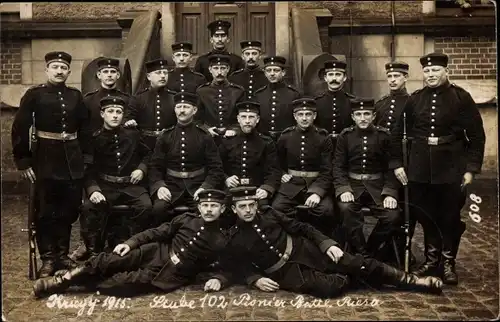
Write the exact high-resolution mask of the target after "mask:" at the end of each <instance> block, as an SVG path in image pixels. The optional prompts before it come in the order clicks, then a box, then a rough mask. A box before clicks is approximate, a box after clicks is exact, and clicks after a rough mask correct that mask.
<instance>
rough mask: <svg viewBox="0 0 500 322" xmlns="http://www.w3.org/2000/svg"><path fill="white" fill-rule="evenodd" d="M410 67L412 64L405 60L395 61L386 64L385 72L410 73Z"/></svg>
mask: <svg viewBox="0 0 500 322" xmlns="http://www.w3.org/2000/svg"><path fill="white" fill-rule="evenodd" d="M409 69H410V66H409V65H408V64H407V63H405V62H403V61H393V62H390V63H387V64H385V72H386V73H390V72H400V73H405V74H408V70H409Z"/></svg>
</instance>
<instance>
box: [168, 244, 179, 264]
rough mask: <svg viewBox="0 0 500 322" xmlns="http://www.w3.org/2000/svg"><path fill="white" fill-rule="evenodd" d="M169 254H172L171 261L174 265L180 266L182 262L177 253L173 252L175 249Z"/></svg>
mask: <svg viewBox="0 0 500 322" xmlns="http://www.w3.org/2000/svg"><path fill="white" fill-rule="evenodd" d="M171 247H173V246H171ZM169 253H170V260H171V261H172V263H173V264H174V265H177V264H179V263H180V262H181V260H180V258H179V256H177V254H176V253H174V251H173V249H172V248H170V251H169Z"/></svg>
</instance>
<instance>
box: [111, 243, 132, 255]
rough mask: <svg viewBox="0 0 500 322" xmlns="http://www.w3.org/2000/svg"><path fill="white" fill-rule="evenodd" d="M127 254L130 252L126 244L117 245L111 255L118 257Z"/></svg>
mask: <svg viewBox="0 0 500 322" xmlns="http://www.w3.org/2000/svg"><path fill="white" fill-rule="evenodd" d="M128 252H130V246H129V245H127V244H118V245H116V247H115V249H113V253H115V254H118V255H120V256H125V255H126V254H127V253H128Z"/></svg>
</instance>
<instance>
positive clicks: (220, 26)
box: [207, 20, 231, 35]
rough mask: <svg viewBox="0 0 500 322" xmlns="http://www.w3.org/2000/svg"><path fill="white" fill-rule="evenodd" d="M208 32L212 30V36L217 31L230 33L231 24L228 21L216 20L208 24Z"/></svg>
mask: <svg viewBox="0 0 500 322" xmlns="http://www.w3.org/2000/svg"><path fill="white" fill-rule="evenodd" d="M207 28H208V30H210V32H211V34H212V35H213V34H215V32H216V31H224V33H226V34H227V33H228V32H229V28H231V23H230V22H229V21H226V20H215V21H212V22H211V23H209V24H208V26H207Z"/></svg>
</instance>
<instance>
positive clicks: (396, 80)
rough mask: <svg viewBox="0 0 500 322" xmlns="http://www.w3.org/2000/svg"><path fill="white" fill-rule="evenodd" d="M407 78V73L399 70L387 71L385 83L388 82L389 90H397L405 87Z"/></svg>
mask: <svg viewBox="0 0 500 322" xmlns="http://www.w3.org/2000/svg"><path fill="white" fill-rule="evenodd" d="M407 80H408V75H407V74H405V73H401V72H389V73H387V83H388V84H389V89H390V90H391V91H397V90H398V89H401V88H403V87H405V85H406V81H407Z"/></svg>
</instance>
